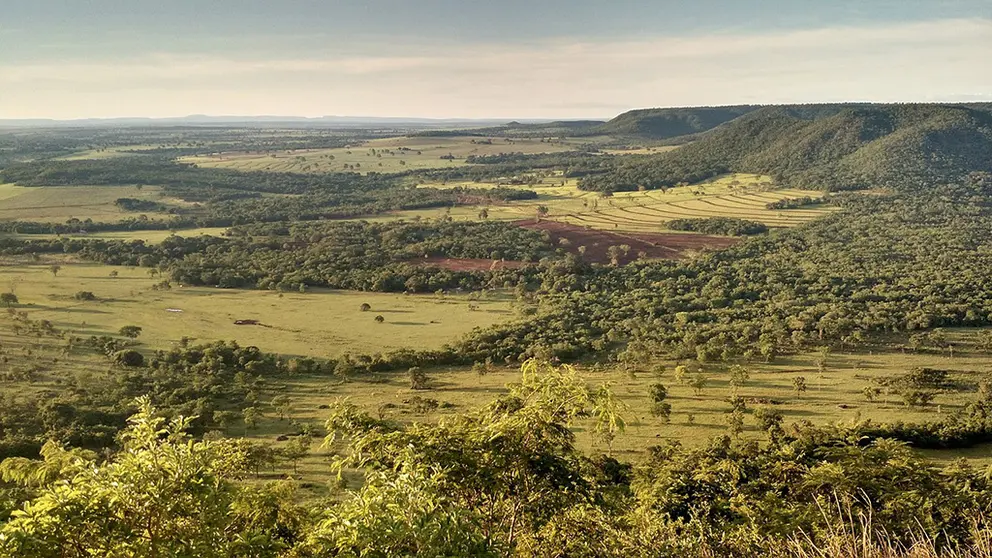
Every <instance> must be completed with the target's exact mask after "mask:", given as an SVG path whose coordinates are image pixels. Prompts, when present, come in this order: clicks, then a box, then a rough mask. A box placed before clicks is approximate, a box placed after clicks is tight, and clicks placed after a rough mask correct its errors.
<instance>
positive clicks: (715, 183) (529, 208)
mask: <svg viewBox="0 0 992 558" xmlns="http://www.w3.org/2000/svg"><path fill="white" fill-rule="evenodd" d="M562 182H565V184H564V185H562ZM427 186H432V187H437V186H440V187H449V188H453V187H456V186H473V187H486V186H495V185H494V184H485V183H482V184H479V183H473V182H449V183H446V184H440V185H439V184H428V185H427ZM521 188H533V189H534V190H535V191H536V192H537V193H538V196H539V197H538V199H537V200H529V201H525V202H510V203H506V204H500V205H494V206H491V207H488V208H487V210H488V211H489V219H501V220H517V219H527V218H531V217H534V216H535V215H536V211H537V207H538V206H541V205H543V206H546V207H547V208H548V210H549V212H550V213H549V218H550V219H554V220H557V221H563V222H566V223H571V224H573V225H580V226H588V227H591V228H594V229H603V230H620V231H632V232H657V231H662V230H665V227H664V223H665V222H666V221H669V220H672V219H681V218H697V217H699V218H701V217H738V218H741V219H749V220H753V221H759V222H762V223H765V224H766V225H768V226H770V227H794V226H796V225H799V224H802V223H804V222H806V221H810V220H812V219H815V218H817V217H820V216H822V215H825V214H827V213H828V212H830V211H835V210H836V208H834V207H827V206H819V207H813V208H805V209H789V210H769V209H766V208H765V205H766V204H768V203H769V202H773V201H778V200H782V199H786V198H797V197H804V196H811V195H819V194H818V193H816V192H810V191H808V190H796V189H784V188H775V187H774V185H773V184H772V182H771V179H770V178H769V177H766V176H758V175H749V174H732V175H727V176H722V177H719V178H716V179H713V180H709V181H707V182H703V183H700V184H693V185H690V186H686V187H680V188H671V189H669V190H667V191H665V192H662V191H660V190H653V191H647V192H616V193H615V194H614V195H613V196H612V197H609V198H603V197H602V196H601V195H600V194H599V193H597V192H584V191H582V190H579V189H578V188H577V182H576V181H575V180H563V179H562V178H560V177H550V178H546V179H544V180H543V181H542V182H541V183H540V184H538V185H536V186H526V187H524V186H522V187H521ZM478 212H479V209H478V208H474V207H457V208H453V209H451V210H448V209H432V210H418V211H410V212H397V213H394V214H391V215H389V216H384V217H380V220H383V219H390V218H400V217H404V218H409V217H413V216H420V217H422V218H432V217H440V216H443V215H449V216H451V217H452V218H453V219H465V220H470V219H477V218H478Z"/></svg>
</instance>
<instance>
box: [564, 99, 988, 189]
mask: <svg viewBox="0 0 992 558" xmlns="http://www.w3.org/2000/svg"><path fill="white" fill-rule="evenodd" d="M989 170H992V115H990V114H989V113H988V112H987V111H983V110H979V109H976V108H969V107H964V106H953V105H865V106H852V107H845V106H837V105H826V106H822V107H821V106H816V105H813V106H810V107H790V106H785V107H766V108H762V109H760V110H756V111H753V112H750V113H748V114H746V115H744V116H742V117H741V118H738V119H736V120H734V121H733V122H731V123H729V124H727V125H726V126H723V127H721V128H720V129H717V130H714V131H713V132H712V133H709V134H706V135H704V136H703V137H701V138H700V139H699V140H698V141H695V142H693V143H692V144H690V145H687V146H684V147H682V148H679V149H677V150H675V151H672V152H669V153H664V154H660V155H653V156H648V157H641V158H637V159H632V160H630V161H628V162H624V163H621V164H620V165H618V166H617V167H616V168H615V169H614V170H612V171H609V172H605V173H602V174H597V175H595V176H591V177H588V178H586V179H585V180H583V182H582V188H584V189H587V190H597V191H618V190H636V189H639V188H646V189H658V188H669V187H672V186H675V185H676V184H679V183H683V182H687V183H692V182H697V181H700V180H703V179H705V178H709V177H712V176H716V175H719V174H723V173H727V172H753V173H759V174H769V175H771V176H772V177H774V178H775V179H776V181H777V182H779V183H780V184H782V185H786V186H792V187H802V188H810V189H829V190H859V189H866V188H893V189H903V190H905V189H918V188H921V187H924V186H925V185H928V184H932V183H935V182H941V181H944V182H946V181H955V180H960V179H962V178H963V177H964V176H966V175H967V174H968V173H970V172H974V171H989Z"/></svg>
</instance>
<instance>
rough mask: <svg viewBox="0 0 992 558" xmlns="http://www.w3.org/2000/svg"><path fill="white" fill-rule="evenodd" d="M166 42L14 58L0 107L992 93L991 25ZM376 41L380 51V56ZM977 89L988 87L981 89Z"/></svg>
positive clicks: (584, 110) (300, 108)
mask: <svg viewBox="0 0 992 558" xmlns="http://www.w3.org/2000/svg"><path fill="white" fill-rule="evenodd" d="M347 46H348V51H347V53H344V52H342V51H341V50H340V49H339V51H338V52H341V53H340V54H335V53H334V52H333V50H334V47H335V45H333V44H329V45H328V50H330V51H331V52H329V53H321V54H316V53H307V52H301V53H297V54H295V55H293V56H288V55H286V56H279V57H276V56H271V57H265V58H262V57H257V58H256V57H248V56H243V57H237V56H220V55H209V54H198V55H189V54H179V53H156V54H145V55H135V56H131V57H126V58H125V57H120V58H118V59H115V60H109V59H108V60H102V61H93V62H65V61H60V60H50V61H46V62H34V63H17V62H8V63H6V64H0V116H5V117H26V116H57V117H70V116H80V117H81V116H114V115H122V114H123V113H121V112H120V111H121V110H124V109H126V110H129V111H135V112H131V113H130V114H134V115H157V116H164V115H179V114H188V113H204V112H209V113H216V114H235V113H238V114H266V113H267V114H273V113H280V114H307V115H321V114H332V113H333V114H361V115H399V114H401V115H409V116H464V117H482V116H507V117H510V116H513V117H542V116H547V117H581V116H597V117H602V116H610V115H611V114H612V113H614V112H619V111H621V110H623V109H625V108H632V107H641V106H660V105H700V104H732V103H743V102H761V103H774V102H807V101H839V100H876V101H909V100H927V99H947V100H951V99H952V98H954V97H955V96H958V95H979V96H982V95H985V94H984V93H982V92H984V91H992V71H990V70H989V69H988V66H987V60H986V58H987V55H988V53H989V52H992V20H985V19H967V20H943V21H933V22H923V23H910V24H899V25H887V26H873V27H833V28H823V29H813V30H800V31H788V32H777V33H765V34H731V33H722V34H709V35H703V36H692V37H659V38H654V39H644V40H614V41H583V40H575V39H555V40H549V41H536V42H531V43H526V44H520V43H512V44H510V43H492V44H481V45H480V44H473V45H459V44H453V43H442V42H436V43H433V44H423V45H406V46H404V47H402V48H400V47H396V48H394V49H393V51H392V52H389V53H388V54H382V53H381V52H382V50H381V45H380V48H379V49H377V50H373V49H368V50H367V51H366V53H364V54H355V52H356V45H353V44H350V45H347ZM376 52H378V53H376ZM976 92H978V93H976Z"/></svg>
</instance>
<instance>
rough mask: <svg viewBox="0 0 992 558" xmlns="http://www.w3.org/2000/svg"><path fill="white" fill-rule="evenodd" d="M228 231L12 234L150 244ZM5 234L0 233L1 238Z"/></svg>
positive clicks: (213, 229)
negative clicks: (174, 237) (174, 238)
mask: <svg viewBox="0 0 992 558" xmlns="http://www.w3.org/2000/svg"><path fill="white" fill-rule="evenodd" d="M225 231H227V228H225V227H204V228H198V229H182V230H180V231H175V232H174V231H165V230H163V231H101V232H92V233H86V234H63V235H61V236H59V235H54V234H11V235H9V236H13V237H15V238H21V239H26V240H41V239H52V238H80V239H82V238H90V239H101V240H143V241H145V242H147V243H149V244H155V243H158V242H162V241H163V240H165V239H166V238H169V237H170V236H172V235H174V234H176V235H181V236H184V237H194V236H200V235H204V234H206V235H211V236H223V235H224V232H225ZM3 236H5V235H4V234H3V233H0V238H2V237H3Z"/></svg>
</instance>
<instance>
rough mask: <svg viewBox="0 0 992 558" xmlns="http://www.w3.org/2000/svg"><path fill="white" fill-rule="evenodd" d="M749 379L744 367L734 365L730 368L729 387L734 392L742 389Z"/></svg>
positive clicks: (748, 372)
mask: <svg viewBox="0 0 992 558" xmlns="http://www.w3.org/2000/svg"><path fill="white" fill-rule="evenodd" d="M749 379H751V372H750V371H749V370H748V369H747V368H745V367H744V366H741V365H740V364H735V365H733V366H731V367H730V387H731V389H732V390H733V391H734V392H736V391H737V390H738V389H740V388H742V387H744V384H745V383H747V381H748V380H749Z"/></svg>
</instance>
